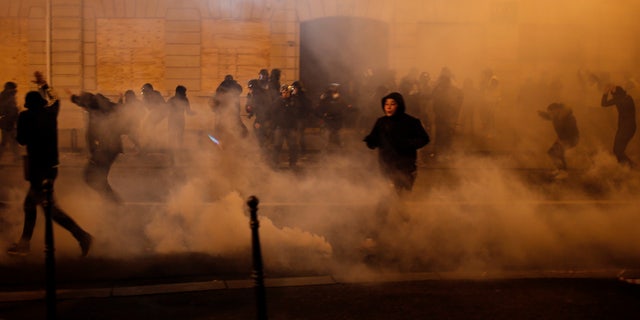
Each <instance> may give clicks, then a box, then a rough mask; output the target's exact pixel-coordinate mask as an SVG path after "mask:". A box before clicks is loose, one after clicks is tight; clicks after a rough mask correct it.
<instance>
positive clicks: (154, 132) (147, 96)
mask: <svg viewBox="0 0 640 320" xmlns="http://www.w3.org/2000/svg"><path fill="white" fill-rule="evenodd" d="M142 104H143V105H144V106H145V108H147V117H146V118H145V120H144V123H143V130H144V133H145V135H146V138H148V139H147V140H152V139H153V138H155V137H158V136H159V135H160V134H161V133H164V132H163V131H161V130H159V128H158V125H159V124H160V122H162V121H163V120H165V119H166V118H167V116H168V114H169V108H168V106H167V103H166V102H165V101H164V98H163V97H162V94H160V92H159V91H157V90H155V89H154V88H153V86H152V85H151V84H150V83H145V84H144V85H143V86H142Z"/></svg>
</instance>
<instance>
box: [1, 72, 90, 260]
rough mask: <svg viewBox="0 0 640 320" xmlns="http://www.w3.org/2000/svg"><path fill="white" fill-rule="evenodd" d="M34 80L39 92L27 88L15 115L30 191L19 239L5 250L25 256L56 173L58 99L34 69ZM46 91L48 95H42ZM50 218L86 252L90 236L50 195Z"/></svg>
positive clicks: (85, 253)
mask: <svg viewBox="0 0 640 320" xmlns="http://www.w3.org/2000/svg"><path fill="white" fill-rule="evenodd" d="M36 80H37V82H36V83H37V84H38V86H39V87H40V90H41V91H42V93H41V92H38V91H30V92H29V93H27V95H26V97H25V103H24V107H25V108H26V110H24V111H22V112H20V114H19V116H18V127H17V136H16V139H17V140H18V143H20V144H21V145H24V146H26V149H27V157H26V160H25V163H24V164H25V168H24V169H25V179H26V180H27V181H29V191H28V193H27V196H26V197H25V200H24V225H23V230H22V235H21V237H20V241H19V242H18V243H16V244H15V245H13V246H12V247H11V248H9V250H8V251H7V253H9V254H11V255H20V256H24V255H27V254H28V253H29V251H30V250H29V249H30V241H31V237H32V235H33V230H34V228H35V224H36V217H37V206H38V205H40V206H42V207H44V203H45V202H46V201H48V199H47V198H48V196H47V193H46V192H45V186H46V187H47V189H49V192H53V185H54V181H55V179H56V177H57V175H58V165H59V164H60V162H59V159H58V113H59V111H60V101H59V100H58V99H57V98H56V97H55V95H54V94H53V92H52V90H51V88H49V86H48V85H47V83H46V82H45V81H44V78H43V77H42V76H41V74H40V73H39V72H36ZM42 94H45V95H46V97H47V98H49V99H50V101H49V100H48V99H45V97H43V96H42ZM49 205H50V208H51V218H52V220H53V221H54V222H56V223H57V224H59V225H60V226H62V227H63V228H64V229H66V230H68V231H69V232H70V233H71V234H72V235H73V237H74V238H75V239H76V240H77V241H78V243H79V244H80V249H81V252H82V256H86V255H87V254H88V253H89V248H90V247H91V243H92V241H93V237H92V236H91V235H90V234H89V233H87V232H86V231H84V230H83V229H82V228H81V227H80V226H79V225H78V224H77V223H76V222H75V221H74V220H73V219H72V218H71V217H69V216H68V215H67V214H66V213H65V212H64V211H62V209H60V208H59V207H58V206H57V204H56V203H55V201H53V198H51V203H50V204H49Z"/></svg>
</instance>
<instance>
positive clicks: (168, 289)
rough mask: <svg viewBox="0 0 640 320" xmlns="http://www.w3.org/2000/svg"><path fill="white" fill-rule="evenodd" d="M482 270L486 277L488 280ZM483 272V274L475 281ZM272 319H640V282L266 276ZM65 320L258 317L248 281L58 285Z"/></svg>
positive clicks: (576, 277) (34, 315) (605, 276)
mask: <svg viewBox="0 0 640 320" xmlns="http://www.w3.org/2000/svg"><path fill="white" fill-rule="evenodd" d="M483 275H484V277H483ZM476 276H480V277H479V278H477V277H476ZM266 286H267V288H266V304H267V314H268V316H269V318H270V319H638V317H640V304H638V303H637V302H638V298H640V286H637V285H632V284H629V283H626V282H623V281H619V280H618V279H616V278H615V277H612V274H610V271H597V272H577V273H576V272H548V273H546V274H545V273H544V272H540V273H537V272H533V273H512V274H496V275H495V276H492V275H491V274H475V275H473V274H456V273H443V274H439V273H417V274H387V275H381V277H380V278H379V279H376V280H375V281H371V280H370V281H345V280H341V279H338V278H335V277H332V276H318V277H304V278H281V279H267V281H266ZM42 297H43V295H40V300H31V299H29V300H23V301H13V302H6V301H5V302H0V319H42V318H44V315H45V312H46V309H45V303H44V300H41V298H42ZM57 315H58V317H59V318H60V319H255V318H256V300H255V291H254V289H253V282H252V281H251V280H248V279H247V280H229V281H215V280H213V281H203V282H191V283H174V284H165V285H149V286H140V287H122V288H94V289H84V290H71V291H59V292H58V302H57Z"/></svg>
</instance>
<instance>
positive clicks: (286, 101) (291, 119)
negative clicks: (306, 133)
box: [271, 85, 300, 169]
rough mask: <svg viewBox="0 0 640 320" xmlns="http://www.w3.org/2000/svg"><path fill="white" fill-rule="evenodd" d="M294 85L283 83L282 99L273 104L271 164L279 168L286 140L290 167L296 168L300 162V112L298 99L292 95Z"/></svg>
mask: <svg viewBox="0 0 640 320" xmlns="http://www.w3.org/2000/svg"><path fill="white" fill-rule="evenodd" d="M292 91H293V86H288V85H283V86H282V88H281V89H280V99H278V100H277V101H276V102H274V104H273V109H272V110H273V128H274V131H273V134H274V138H273V153H272V160H271V164H272V166H273V167H274V168H278V164H279V163H280V153H281V152H282V147H283V146H284V143H285V141H286V143H287V149H288V150H289V167H290V168H291V169H296V167H297V163H298V154H299V145H298V127H297V120H298V117H299V113H300V106H299V105H298V100H295V99H293V98H292V97H291V92H292Z"/></svg>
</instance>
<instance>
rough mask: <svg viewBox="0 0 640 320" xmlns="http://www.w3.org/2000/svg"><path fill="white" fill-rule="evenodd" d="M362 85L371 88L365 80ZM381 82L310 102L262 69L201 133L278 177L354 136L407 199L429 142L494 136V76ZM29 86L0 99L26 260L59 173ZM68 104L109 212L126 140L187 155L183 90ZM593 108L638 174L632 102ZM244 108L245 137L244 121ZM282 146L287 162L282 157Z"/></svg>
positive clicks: (225, 92)
mask: <svg viewBox="0 0 640 320" xmlns="http://www.w3.org/2000/svg"><path fill="white" fill-rule="evenodd" d="M366 77H369V79H368V80H371V79H372V74H371V72H368V73H367V74H366ZM388 80H389V79H385V81H379V82H374V81H365V82H366V83H367V86H360V87H357V88H356V87H355V86H354V85H353V84H348V85H347V86H346V87H345V86H343V85H341V84H338V83H331V84H328V85H327V86H326V88H324V90H322V92H321V94H320V95H319V96H318V97H311V96H309V95H308V93H307V90H306V89H307V88H305V86H304V85H303V83H302V82H301V81H300V80H297V81H293V82H291V83H281V71H280V70H279V69H272V70H271V72H269V71H268V70H267V69H262V70H260V71H259V72H258V76H257V78H255V79H252V80H250V81H248V83H247V90H248V92H247V93H246V99H245V100H244V105H243V99H242V98H243V96H242V94H243V86H242V85H241V84H239V83H238V82H237V80H235V79H234V78H233V76H232V75H227V76H225V78H224V79H223V81H222V82H221V83H220V84H219V85H218V87H217V88H216V90H215V93H214V94H213V95H212V97H211V98H210V99H209V102H208V105H209V107H210V109H211V111H212V112H213V114H214V115H215V116H214V119H215V123H214V127H213V128H212V130H211V131H208V132H207V135H208V136H209V138H210V139H211V140H212V141H214V142H215V143H217V144H218V145H220V147H221V148H222V147H223V146H224V147H225V148H226V147H233V145H234V144H233V143H229V142H230V141H234V140H237V139H253V141H255V143H256V145H257V150H259V151H260V153H261V158H262V160H263V161H264V162H265V163H266V164H268V165H269V166H270V167H272V168H273V169H275V170H279V169H281V162H282V161H281V160H282V159H283V158H286V159H287V162H288V167H289V168H290V169H293V170H297V169H299V167H298V163H299V159H300V157H301V155H303V154H305V153H306V152H308V148H309V145H308V142H307V139H306V138H307V137H306V132H307V129H308V128H309V127H317V128H319V132H321V133H322V137H323V140H322V141H323V145H322V151H323V152H325V153H327V154H331V153H340V152H341V150H343V148H344V141H343V136H342V134H343V129H345V128H350V129H354V131H355V132H356V133H358V134H360V133H361V134H362V139H363V142H364V144H365V145H366V147H368V148H370V149H377V150H378V158H379V163H380V169H381V172H382V173H383V174H384V175H385V176H386V177H387V178H388V180H389V181H390V183H391V184H392V185H393V186H394V187H395V189H396V191H397V193H398V194H404V193H407V192H410V191H411V190H412V187H413V184H414V181H415V179H416V175H417V162H418V161H419V158H420V154H419V152H418V150H419V149H421V148H423V147H425V146H427V145H428V144H429V143H430V142H432V141H433V142H434V143H433V144H432V146H431V148H430V150H429V152H428V155H427V157H428V158H430V159H435V160H436V161H447V160H448V159H449V158H450V157H452V156H455V150H454V148H453V146H454V141H455V139H456V137H457V136H458V135H460V134H461V133H464V132H466V133H471V134H476V135H481V136H482V138H483V139H491V138H492V137H494V135H495V134H496V113H497V112H498V110H499V109H500V104H501V103H502V98H501V88H500V82H499V80H498V77H497V76H496V75H495V74H494V73H493V72H492V71H490V70H486V71H485V72H483V73H482V75H481V78H480V81H479V86H478V88H475V87H474V85H473V82H472V81H468V80H465V82H464V84H463V85H462V86H460V85H458V83H457V81H456V79H455V77H454V75H453V73H452V72H451V70H449V69H448V68H443V69H442V70H441V72H440V74H439V75H438V77H437V78H436V80H435V81H432V80H431V77H430V75H429V74H428V73H426V72H422V73H419V72H418V71H417V70H416V69H413V70H411V71H410V72H409V73H408V74H407V75H406V76H405V77H403V78H401V79H400V81H399V83H398V85H397V86H396V85H395V83H394V82H389V81H388ZM34 82H35V83H36V84H37V85H38V88H39V91H30V92H28V93H27V95H26V97H25V102H24V108H25V109H26V110H24V111H22V112H20V108H19V107H18V101H17V94H16V93H17V90H18V88H17V85H16V83H15V82H7V83H5V85H4V90H3V91H2V92H0V129H2V145H1V148H0V156H2V154H3V153H4V152H5V151H7V150H8V151H11V152H12V155H13V157H14V159H15V160H16V161H18V160H19V159H21V158H22V156H21V150H20V148H19V146H18V144H20V145H23V146H26V154H27V156H26V157H25V159H26V161H25V162H24V168H25V179H26V180H27V181H29V183H30V188H29V191H28V194H27V197H26V199H25V202H24V212H25V224H24V231H23V234H22V236H21V239H20V241H19V242H18V243H17V244H16V245H14V246H13V247H12V248H10V249H9V253H11V254H26V253H28V251H29V241H30V238H31V234H32V232H33V226H34V223H35V215H36V214H35V212H36V207H37V205H39V204H42V202H43V201H44V193H43V190H44V189H43V188H44V187H43V185H45V184H47V185H50V186H52V185H53V181H54V180H55V178H56V176H57V169H56V168H57V166H58V163H59V162H58V145H57V115H58V111H59V107H60V102H59V100H58V98H57V96H56V95H55V94H54V93H53V91H52V88H50V87H49V85H48V84H47V82H46V81H45V80H44V78H43V76H42V74H41V73H39V72H36V73H35V80H34ZM68 94H69V95H70V97H71V102H73V103H74V104H75V105H77V106H78V107H80V108H82V109H83V110H84V111H86V113H87V123H86V144H87V150H88V154H89V158H88V161H87V164H86V167H85V170H84V180H85V182H86V183H87V185H88V186H89V187H91V188H92V189H94V190H96V191H97V192H98V193H99V194H100V195H102V196H103V197H104V199H106V200H108V201H110V202H112V203H116V204H119V203H121V202H122V199H121V197H120V196H119V195H118V194H117V192H116V191H115V190H113V188H111V186H110V184H109V172H110V169H111V167H112V166H113V164H114V163H115V161H116V159H117V157H118V155H119V154H121V153H123V151H124V149H123V143H122V137H123V136H127V137H128V138H129V140H130V141H131V142H132V143H133V146H134V148H135V149H136V150H137V151H138V152H139V153H141V154H144V153H146V152H147V151H148V150H149V149H150V148H151V144H152V141H150V137H152V136H158V135H159V133H161V132H163V131H164V133H165V135H163V136H165V137H167V141H166V142H165V145H166V146H167V147H168V148H167V150H169V153H170V154H171V159H172V160H173V161H176V160H177V158H178V156H179V155H180V154H181V153H182V150H183V139H184V133H185V116H186V115H194V114H195V111H194V110H192V108H191V104H190V102H189V99H188V97H187V88H186V87H185V86H182V85H178V86H177V87H176V88H175V93H174V94H173V96H171V97H170V98H168V99H167V100H165V98H164V97H163V96H162V94H161V93H160V92H159V91H157V90H155V89H154V87H153V85H152V84H150V83H146V84H144V85H143V86H142V88H141V97H140V98H138V97H137V95H136V93H135V91H133V90H127V91H126V92H124V94H122V95H121V97H120V99H119V100H118V101H117V102H114V101H112V100H110V99H109V98H108V97H106V96H105V95H103V94H100V93H91V92H80V93H78V94H73V93H71V92H68ZM549 102H551V103H550V104H548V103H547V104H548V107H547V108H546V110H544V111H538V115H539V116H540V117H542V118H543V119H545V120H549V121H551V122H552V124H553V128H554V130H555V132H556V135H557V139H556V140H555V141H554V143H553V145H552V146H551V147H550V148H549V150H548V152H547V153H548V155H549V157H550V158H551V160H552V163H553V165H554V167H555V168H554V169H555V170H554V171H553V176H554V177H555V178H556V179H564V178H566V177H567V176H568V168H567V161H566V159H565V152H566V150H568V149H571V148H574V147H576V145H577V144H578V142H579V140H580V133H579V130H578V125H577V120H576V117H575V115H574V113H573V112H572V110H571V108H570V107H568V106H566V104H564V103H563V102H562V101H558V100H552V101H549ZM600 105H601V106H602V107H609V106H616V108H617V112H618V122H617V132H616V134H615V138H614V143H613V154H614V155H615V157H616V159H617V161H618V162H619V163H620V164H621V165H624V166H627V167H630V168H634V167H635V164H634V162H633V161H632V160H631V159H630V158H629V157H628V156H627V155H626V149H627V146H628V144H629V142H630V140H631V139H632V137H633V136H634V134H635V131H636V119H635V118H636V114H635V104H634V101H633V98H632V97H631V96H630V95H629V94H628V92H627V91H626V90H625V89H624V88H623V87H622V86H608V87H606V88H605V90H604V94H603V96H602V100H601V104H600ZM375 106H380V108H381V109H377V107H375ZM243 108H244V111H245V112H246V116H247V117H248V119H249V121H247V122H248V123H250V127H251V128H248V127H247V125H245V121H243V119H242V115H241V114H242V112H241V111H242V110H243ZM164 122H166V127H165V125H164ZM367 133H368V134H367ZM225 144H226V145H225ZM285 145H286V150H287V152H288V153H287V154H286V155H283V151H284V150H285V148H284V147H285ZM52 208H53V219H54V221H56V222H58V223H59V224H60V225H62V226H63V227H65V228H66V229H67V230H69V231H70V232H71V233H72V234H73V235H74V237H76V239H77V240H78V242H79V244H80V247H81V250H82V255H83V256H84V255H87V253H88V251H89V248H90V246H91V243H92V237H91V235H89V234H88V233H87V232H86V231H84V230H83V229H82V228H80V227H79V226H78V225H77V224H76V223H75V222H74V221H73V220H72V219H71V218H70V217H69V216H68V215H66V213H64V212H63V211H62V210H61V209H60V208H58V207H57V206H56V205H55V204H54V205H53V206H52Z"/></svg>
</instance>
